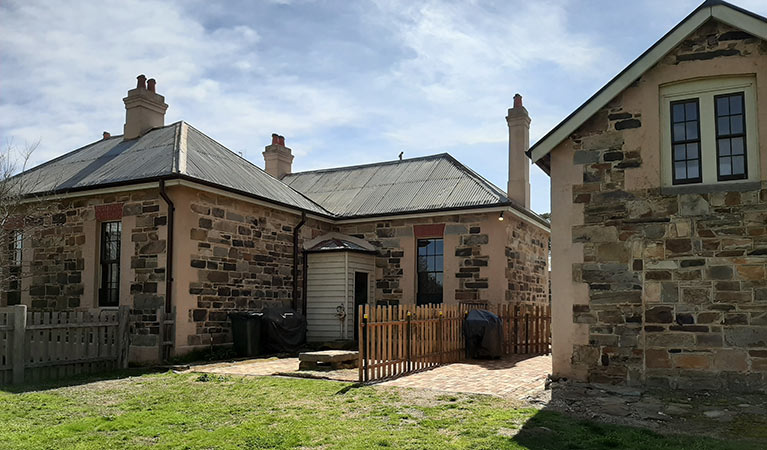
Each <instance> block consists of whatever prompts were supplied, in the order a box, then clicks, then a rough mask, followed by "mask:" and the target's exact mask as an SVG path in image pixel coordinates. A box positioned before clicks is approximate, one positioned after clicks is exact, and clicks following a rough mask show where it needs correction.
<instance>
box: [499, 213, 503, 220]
mask: <svg viewBox="0 0 767 450" xmlns="http://www.w3.org/2000/svg"><path fill="white" fill-rule="evenodd" d="M498 220H500V221H501V222H503V211H501V215H500V216H498Z"/></svg>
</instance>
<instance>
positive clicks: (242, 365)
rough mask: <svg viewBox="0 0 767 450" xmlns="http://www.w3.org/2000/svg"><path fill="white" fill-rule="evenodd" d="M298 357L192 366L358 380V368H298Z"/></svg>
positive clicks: (202, 369) (242, 372)
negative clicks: (323, 369) (314, 369)
mask: <svg viewBox="0 0 767 450" xmlns="http://www.w3.org/2000/svg"><path fill="white" fill-rule="evenodd" d="M298 364H299V362H298V358H280V359H276V358H269V359H247V360H244V361H235V362H225V363H214V364H202V365H198V366H193V367H191V368H190V370H191V371H192V372H204V373H217V374H221V375H224V374H226V375H255V376H271V375H289V376H303V377H307V378H327V379H331V380H338V381H357V378H358V372H357V369H342V370H333V371H313V370H301V371H299V370H298Z"/></svg>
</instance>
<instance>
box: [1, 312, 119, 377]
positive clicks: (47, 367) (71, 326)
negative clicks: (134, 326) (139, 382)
mask: <svg viewBox="0 0 767 450" xmlns="http://www.w3.org/2000/svg"><path fill="white" fill-rule="evenodd" d="M128 320H129V308H128V307H127V306H121V307H120V308H115V309H93V310H87V311H69V312H56V311H53V312H52V311H44V312H43V311H35V312H27V307H26V306H24V305H17V306H11V307H7V308H0V385H2V384H10V383H13V384H18V383H23V382H37V381H42V380H46V379H57V378H61V377H67V376H72V375H78V374H85V373H92V372H97V371H104V370H111V369H118V368H125V367H127V365H128V346H129V338H128V333H129V330H128Z"/></svg>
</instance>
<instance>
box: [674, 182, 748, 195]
mask: <svg viewBox="0 0 767 450" xmlns="http://www.w3.org/2000/svg"><path fill="white" fill-rule="evenodd" d="M761 188H762V183H761V182H759V181H744V182H738V183H723V182H722V183H713V184H685V185H680V186H664V187H662V188H661V189H660V192H661V194H663V195H682V194H709V193H712V192H745V191H758V190H759V189H761Z"/></svg>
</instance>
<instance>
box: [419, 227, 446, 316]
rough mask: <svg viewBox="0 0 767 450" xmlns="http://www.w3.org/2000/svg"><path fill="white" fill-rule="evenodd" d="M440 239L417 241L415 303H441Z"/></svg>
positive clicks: (442, 259) (441, 258)
mask: <svg viewBox="0 0 767 450" xmlns="http://www.w3.org/2000/svg"><path fill="white" fill-rule="evenodd" d="M443 248H444V247H443V242H442V239H437V238H435V239H418V267H417V270H418V293H417V299H416V301H417V303H418V304H419V305H425V304H429V303H442V286H443V267H444V262H443V261H444V254H443Z"/></svg>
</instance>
